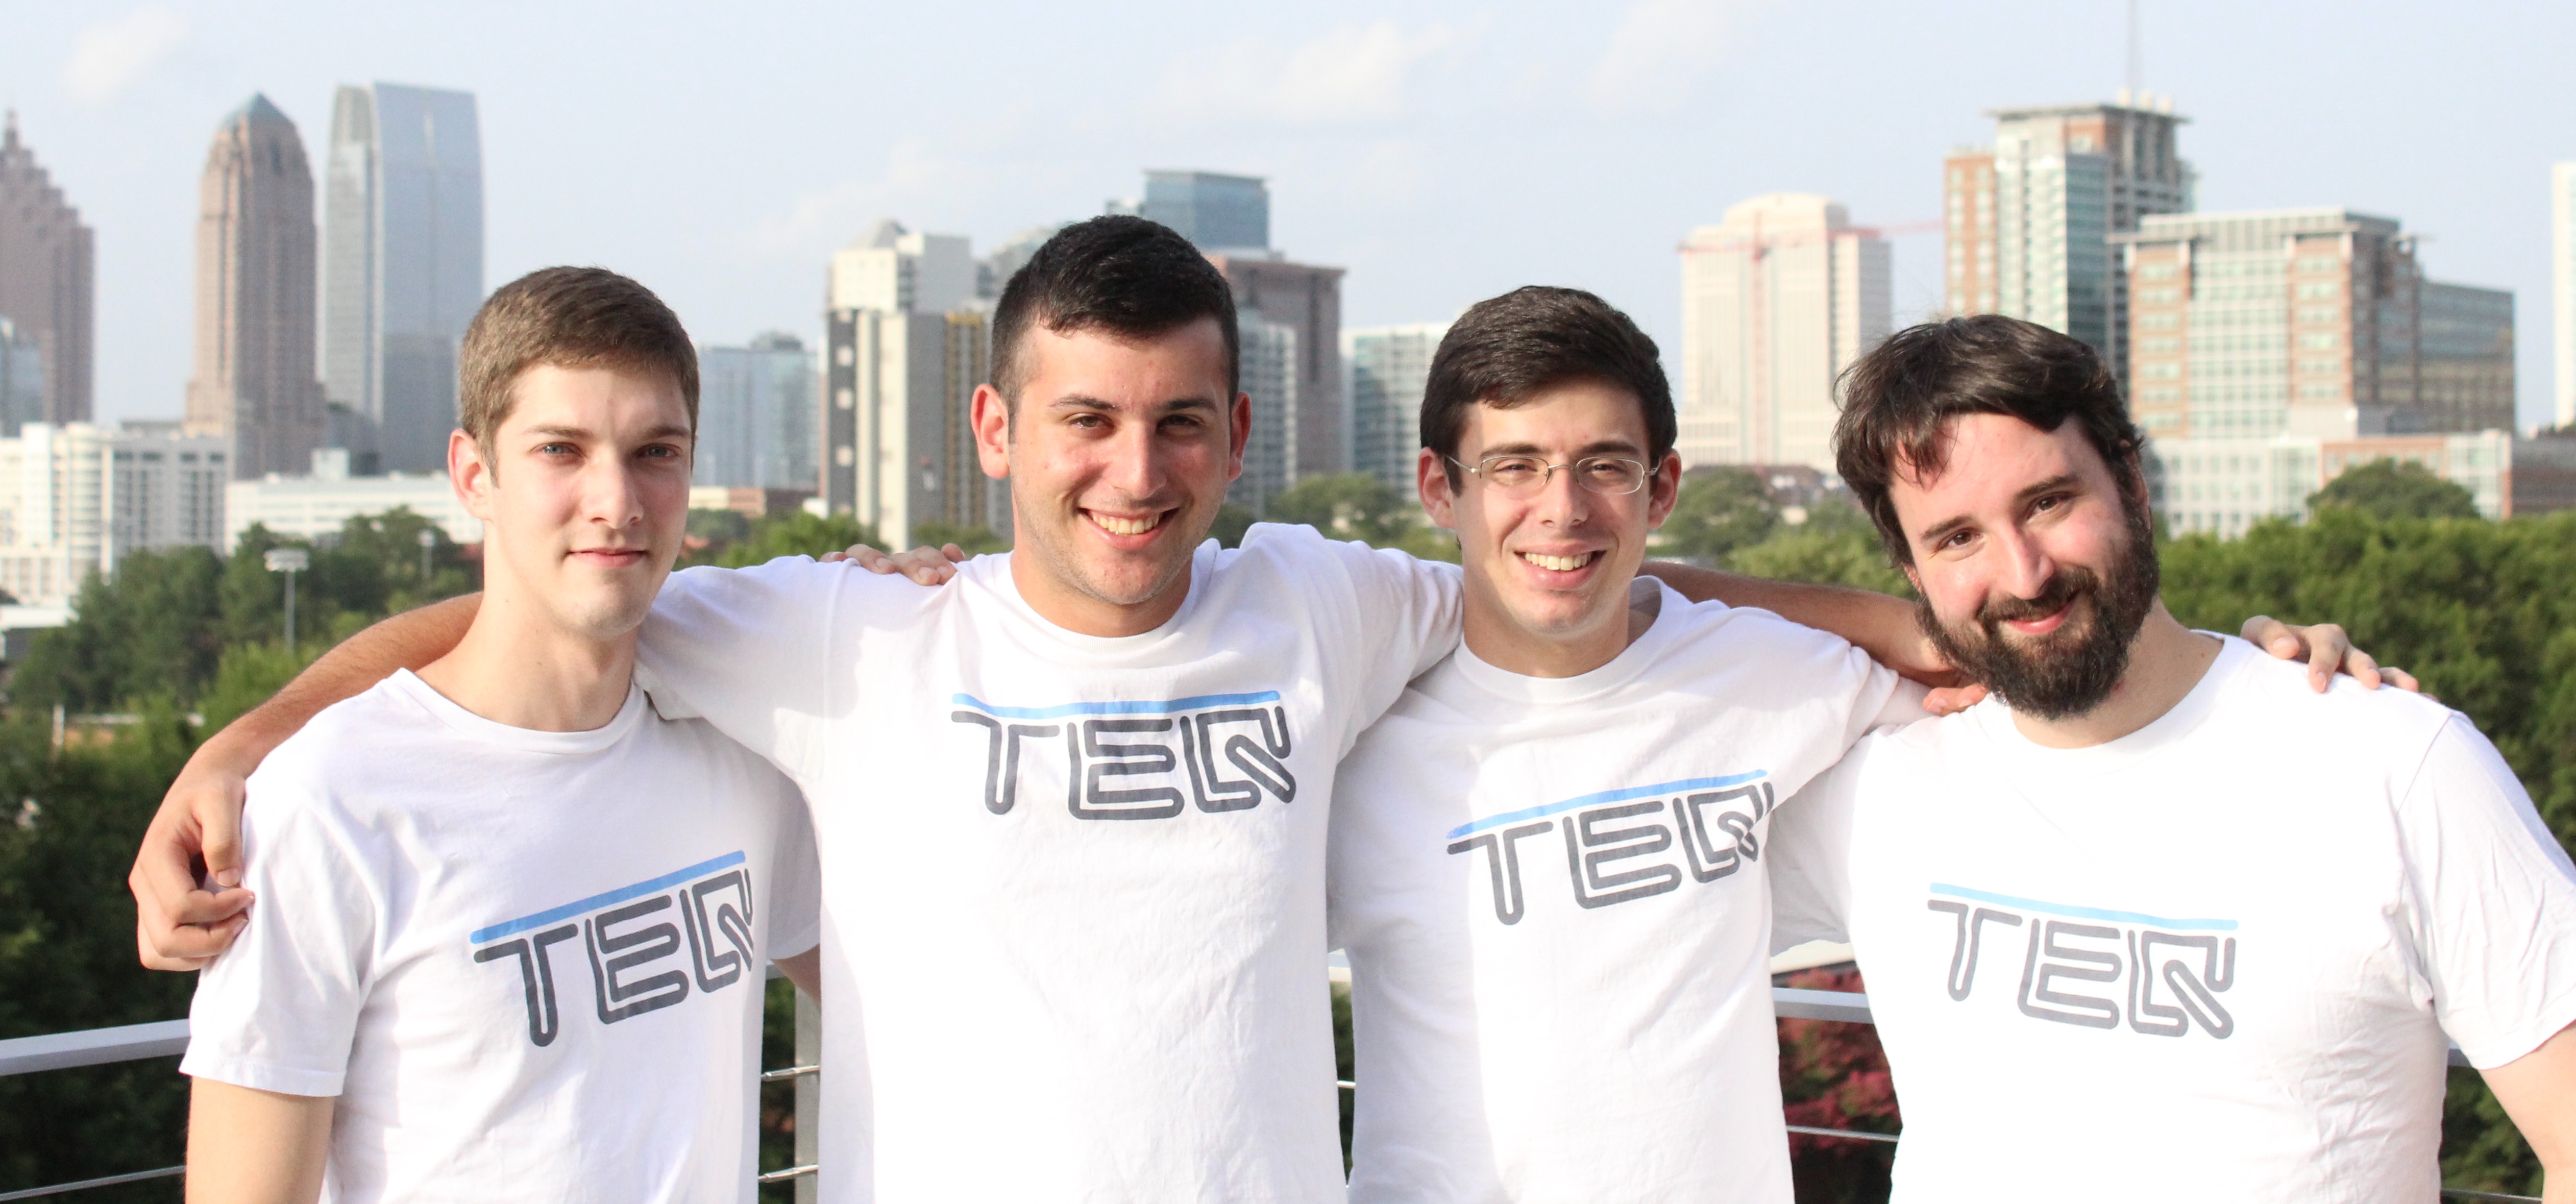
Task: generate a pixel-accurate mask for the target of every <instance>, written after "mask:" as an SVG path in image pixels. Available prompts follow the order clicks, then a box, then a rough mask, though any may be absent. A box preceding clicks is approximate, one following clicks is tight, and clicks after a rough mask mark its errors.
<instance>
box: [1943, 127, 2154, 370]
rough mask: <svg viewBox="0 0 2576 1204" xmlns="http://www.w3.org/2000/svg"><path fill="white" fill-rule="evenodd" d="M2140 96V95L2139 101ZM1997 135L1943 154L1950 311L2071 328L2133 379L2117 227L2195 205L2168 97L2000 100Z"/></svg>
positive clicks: (2129, 227)
mask: <svg viewBox="0 0 2576 1204" xmlns="http://www.w3.org/2000/svg"><path fill="white" fill-rule="evenodd" d="M2133 99H2134V103H2132V102H2133ZM1987 115H1988V116H1990V117H1992V118H1994V119H1995V141H1994V143H1993V145H1991V146H1982V147H1969V148H1963V149H1960V150H1957V151H1954V152H1952V153H1951V155H1950V157H1949V159H1948V160H1947V161H1946V162H1944V163H1943V165H1942V176H1943V184H1944V189H1943V196H1944V200H1943V206H1942V208H1943V212H1944V217H1945V224H1946V226H1947V231H1948V246H1947V249H1946V250H1947V261H1946V262H1945V263H1944V264H1943V279H1944V296H1945V298H1946V307H1947V309H1948V310H1949V311H1950V312H1951V313H1957V314H1976V313H2000V314H2008V315H2010V316H2013V317H2016V318H2026V319H2028V320H2030V321H2033V322H2037V323H2039V324H2040V325H2042V326H2046V327H2048V328H2049V329H2051V330H2060V331H2064V332H2066V333H2067V334H2071V335H2074V336H2075V337H2076V338H2079V339H2082V340H2084V342H2085V343H2086V345H2088V346H2090V347H2092V348H2093V349H2094V350H2096V351H2098V352H2100V353H2101V354H2102V355H2103V357H2104V358H2105V359H2107V360H2108V361H2109V362H2110V364H2111V366H2112V369H2113V370H2114V371H2116V372H2118V373H2120V374H2121V379H2123V380H2126V379H2127V378H2128V375H2127V374H2128V349H2127V346H2126V344H2127V340H2128V329H2129V323H2128V316H2127V314H2126V313H2125V312H2124V311H2125V310H2126V307H2127V300H2128V286H2127V282H2126V280H2125V279H2123V276H2122V265H2121V262H2120V258H2119V256H2118V253H2117V251H2116V250H2115V248H2114V247H2113V246H2112V245H2111V243H2110V237H2111V236H2112V235H2114V234H2120V233H2124V232H2127V231H2131V230H2135V229H2137V228H2138V223H2139V222H2140V221H2141V220H2142V219H2144V218H2145V217H2147V216H2148V215H2151V214H2158V213H2183V212H2188V211H2189V210H2190V209H2191V207H2192V184H2193V174H2192V169H2191V165H2190V164H2189V163H2186V162H2184V161H2183V159H2182V158H2181V156H2180V155H2179V154H2177V153H2176V151H2175V145H2174V133H2175V129H2176V127H2178V126H2179V125H2180V124H2181V123H2182V122H2183V121H2184V120H2186V119H2185V118H2181V117H2177V116H2175V115H2174V111H2173V102H2172V99H2171V98H2170V97H2163V98H2159V97H2147V96H2140V97H2136V98H2131V97H2129V96H2127V95H2125V94H2124V95H2122V96H2121V97H2120V98H2119V100H2118V101H2117V102H2116V103H2113V104H2089V105H2055V106H2047V107H2041V108H2027V109H1997V110H1994V111H1992V112H1990V113H1988V114H1987Z"/></svg>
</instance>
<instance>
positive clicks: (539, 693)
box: [420, 589, 636, 732]
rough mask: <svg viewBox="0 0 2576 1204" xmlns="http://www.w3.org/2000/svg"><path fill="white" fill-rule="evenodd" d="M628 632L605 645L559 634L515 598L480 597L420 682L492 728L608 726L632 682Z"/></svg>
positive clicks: (500, 594)
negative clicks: (459, 633) (459, 634)
mask: <svg viewBox="0 0 2576 1204" xmlns="http://www.w3.org/2000/svg"><path fill="white" fill-rule="evenodd" d="M635 637H636V632H635V631H634V630H631V629H630V630H628V631H627V632H626V633H625V634H623V635H619V636H615V637H613V638H610V639H606V640H599V639H593V638H590V637H588V636H583V635H577V634H574V633H571V632H567V631H565V630H563V629H562V628H561V627H560V626H557V625H555V624H554V623H552V622H551V621H549V620H547V619H546V618H544V617H542V616H541V615H540V614H539V613H538V610H537V608H536V607H534V606H532V605H530V604H529V600H528V599H527V598H526V597H525V596H524V595H521V594H518V593H516V592H515V591H510V590H506V589H503V590H497V591H495V590H486V591H485V593H484V596H483V605H482V608H481V609H479V610H477V611H476V612H475V614H474V625H473V626H472V627H469V628H467V629H466V632H465V638H464V639H462V640H459V641H457V644H456V647H455V648H454V649H453V650H451V651H449V652H448V654H447V655H445V656H442V657H440V658H438V659H437V660H435V661H432V662H430V663H429V664H428V665H427V666H424V667H423V668H422V669H421V671H420V679H421V680H422V681H424V682H427V683H429V687H430V688H431V689H433V690H436V691H438V692H439V693H441V694H443V695H446V696H447V699H448V700H449V701H451V702H453V703H455V704H456V705H458V706H461V707H463V708H465V709H466V710H469V711H472V712H474V713H475V714H477V715H480V716H482V717H483V718H486V719H489V720H491V721H492V722H494V723H502V724H507V725H509V726H511V727H518V728H526V729H529V730H531V731H540V732H587V731H592V730H595V729H598V728H602V727H606V726H608V722H609V721H610V720H612V719H615V718H616V717H617V712H618V711H619V710H620V709H621V708H623V707H624V706H625V705H626V696H627V692H628V685H629V683H630V682H632V681H633V680H634V677H635Z"/></svg>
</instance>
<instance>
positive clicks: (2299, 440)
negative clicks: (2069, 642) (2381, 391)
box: [2147, 430, 2517, 539]
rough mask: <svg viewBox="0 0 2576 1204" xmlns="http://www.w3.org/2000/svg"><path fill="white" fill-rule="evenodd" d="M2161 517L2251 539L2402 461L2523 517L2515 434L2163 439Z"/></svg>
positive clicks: (2155, 481) (2504, 513)
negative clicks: (2342, 484) (2265, 525)
mask: <svg viewBox="0 0 2576 1204" xmlns="http://www.w3.org/2000/svg"><path fill="white" fill-rule="evenodd" d="M2147 455H2148V458H2149V459H2150V460H2151V461H2152V470H2151V472H2150V474H2149V481H2150V483H2151V490H2152V493H2153V497H2154V503H2155V510H2156V513H2157V514H2158V515H2159V516H2161V517H2162V518H2163V519H2164V521H2165V524H2166V526H2167V528H2168V529H2170V530H2171V531H2172V532H2173V533H2174V534H2176V535H2193V534H2213V535H2217V536H2219V537H2221V538H2225V539H2233V538H2235V537H2236V536H2239V535H2243V534H2244V533H2245V531H2246V529H2247V528H2248V527H2251V526H2253V525H2254V524H2255V523H2257V522H2260V521H2262V520H2264V519H2268V518H2305V517H2306V516H2307V514H2308V498H2309V497H2311V496H2313V495H2314V494H2315V493H2316V492H2317V491H2318V490H2320V489H2323V488H2325V487H2326V483H2327V482H2329V481H2332V480H2334V479H2335V478H2336V477H2339V476H2342V475H2343V474H2344V473H2345V472H2346V471H2347V470H2349V469H2354V468H2359V467H2361V466H2362V465H2364V464H2369V463H2372V462H2375V461H2379V460H2402V461H2408V462H2412V463H2416V464H2421V465H2423V466H2424V467H2426V468H2428V469H2431V470H2432V471H2433V473H2434V475H2436V476H2439V477H2441V478H2443V479H2444V480H2447V481H2451V482H2453V483H2454V484H2457V485H2459V486H2460V487H2461V488H2464V489H2466V490H2468V491H2469V494H2470V496H2472V497H2474V498H2476V499H2477V504H2478V513H2480V514H2482V515H2485V516H2486V517H2488V518H2511V517H2513V515H2514V514H2515V513H2516V509H2515V506H2514V502H2515V498H2516V496H2517V491H2516V487H2515V484H2514V464H2513V460H2514V439H2513V435H2512V433H2511V432H2509V431H2502V430H2491V431H2477V432H2473V433H2468V434H2431V435H2380V436H2370V437H2356V438H2348V439H2320V438H2317V437H2315V436H2311V435H2275V436H2273V437H2271V438H2268V439H2155V440H2151V441H2149V443H2148V446H2147Z"/></svg>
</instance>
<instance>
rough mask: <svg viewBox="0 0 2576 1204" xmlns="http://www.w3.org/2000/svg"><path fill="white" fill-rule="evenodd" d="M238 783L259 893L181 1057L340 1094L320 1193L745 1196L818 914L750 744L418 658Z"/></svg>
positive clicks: (781, 786) (794, 803) (805, 835)
mask: <svg viewBox="0 0 2576 1204" xmlns="http://www.w3.org/2000/svg"><path fill="white" fill-rule="evenodd" d="M249 792H250V806H249V809H248V810H247V812H245V814H244V815H243V850H244V853H245V856H246V860H247V866H246V869H245V874H244V876H245V885H247V886H249V887H250V888H251V889H252V890H253V891H255V892H257V893H258V896H259V906H258V908H257V909H256V910H254V911H253V912H252V913H251V921H250V924H249V925H248V926H247V927H245V928H244V929H242V934H241V937H240V939H238V940H236V941H235V942H234V943H233V946H232V948H231V950H230V951H228V952H226V953H225V954H224V955H223V956H222V957H221V958H219V959H217V960H216V962H215V964H214V965H213V966H212V967H211V968H209V969H207V970H206V972H205V973H204V975H203V976H202V977H201V978H199V979H198V982H197V996H196V1001H195V1003H194V1004H193V1005H192V1006H191V1007H190V1008H189V1011H188V1024H189V1042H188V1054H187V1057H186V1058H185V1059H183V1060H182V1061H181V1062H180V1064H179V1069H180V1071H181V1073H184V1074H190V1075H195V1076H197V1077H200V1078H208V1079H214V1080H217V1081H219V1082H225V1083H232V1084H236V1085H239V1086H243V1087H254V1088H258V1089H260V1090H263V1091H276V1092H283V1093H286V1094H290V1095H316V1096H338V1097H339V1103H338V1104H337V1105H336V1107H335V1109H334V1112H333V1116H332V1130H331V1156H330V1165H329V1170H328V1172H327V1174H326V1176H325V1180H324V1185H323V1191H322V1196H323V1199H325V1200H331V1201H342V1202H355V1201H372V1200H457V1201H467V1200H472V1201H482V1200H505V1199H506V1200H602V1201H606V1200H617V1201H629V1200H637V1201H649V1200H666V1201H702V1200H742V1201H749V1200H751V1199H752V1198H753V1190H752V1177H753V1175H754V1174H755V1173H756V1172H757V1170H758V1165H759V1164H758V1155H759V1147H758V1143H757V1141H756V1140H755V1138H754V1134H753V1119H754V1117H755V1116H756V1115H757V1108H756V1106H755V1097H756V1095H757V1093H758V1089H759V1081H758V1076H759V1067H760V1063H759V1054H760V1020H761V998H762V995H763V993H764V992H763V985H764V982H765V979H766V977H767V971H768V965H769V962H770V961H771V960H772V959H774V958H778V957H783V956H788V955H792V954H795V953H800V952H803V951H804V950H806V949H808V948H811V947H812V946H813V944H814V942H815V939H816V928H817V922H818V915H817V907H816V903H815V894H814V892H815V882H814V876H815V867H814V852H813V846H812V836H811V834H810V832H809V831H808V829H807V827H806V822H805V814H804V808H803V806H802V805H801V804H800V803H799V802H798V800H797V798H796V795H795V791H794V789H793V788H792V787H791V786H789V785H788V783H787V782H785V781H784V780H782V779H781V778H780V777H779V776H778V774H777V773H776V772H775V771H773V770H772V769H770V768H769V767H768V766H767V765H764V764H762V763H761V762H760V760H759V758H757V757H754V756H752V755H751V754H750V753H748V752H746V751H744V750H743V748H742V747H741V746H739V745H736V744H735V743H733V742H732V741H730V740H727V739H725V738H724V737H723V736H720V735H718V734H717V733H716V732H715V730H714V729H713V728H710V727H708V726H707V725H706V724H703V723H696V722H689V721H670V720H665V719H662V718H659V717H657V716H655V715H654V714H653V712H652V708H651V707H650V706H649V705H648V704H647V703H646V701H645V698H644V694H643V692H642V691H641V690H630V691H629V693H628V696H627V699H626V705H625V706H624V708H622V709H621V710H619V711H618V713H617V717H616V718H615V719H613V720H611V721H610V722H609V723H608V725H607V726H606V727H602V728H599V729H597V730H595V731H587V732H538V731H529V730H527V729H525V728H516V727H509V726H505V725H503V724H499V723H494V722H492V721H491V720H488V719H485V718H482V717H481V716H478V715H475V714H474V713H472V712H470V711H467V710H466V709H465V708H463V707H460V706H458V705H456V704H455V703H454V702H451V701H449V700H448V699H447V698H446V697H444V696H442V695H441V694H439V693H438V692H437V691H436V690H433V689H431V688H430V687H429V686H428V684H427V683H425V682H423V681H421V680H420V679H419V678H418V677H415V676H413V675H412V674H410V673H409V672H402V673H397V674H395V675H394V676H393V677H391V678H389V679H387V680H386V681H384V682H383V683H381V684H379V685H377V686H376V687H375V688H374V689H371V690H369V691H367V692H366V693H364V694H360V695H358V696H357V697H355V698H351V699H349V700H347V701H345V702H342V703H340V704H338V705H337V706H334V707H331V708H330V709H328V710H326V711H323V712H322V713H321V714H320V715H317V716H315V717H314V719H313V722H311V723H310V724H307V725H306V726H305V728H304V730H303V731H302V732H300V733H298V734H296V735H295V736H294V737H292V738H291V739H289V740H287V741H286V742H285V743H284V744H281V745H279V746H278V748H277V751H276V752H274V753H271V754H269V757H268V760H267V761H266V763H264V764H262V765H261V766H260V768H259V772H257V773H255V774H253V775H252V776H251V779H250V787H249Z"/></svg>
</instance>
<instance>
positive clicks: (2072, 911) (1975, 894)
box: [1932, 882, 2236, 932]
mask: <svg viewBox="0 0 2576 1204" xmlns="http://www.w3.org/2000/svg"><path fill="white" fill-rule="evenodd" d="M1932 893H1933V894H1936V895H1948V896H1950V897H1951V898H1954V899H1974V900H1976V901H1978V902H1980V903H2001V904H2003V905H2004V906H2006V907H2019V908H2024V909H2026V910H2029V911H2038V912H2046V913H2047V914H2049V915H2053V916H2073V917H2074V918H2076V919H2079V920H2109V921H2111V922H2112V923H2115V924H2152V925H2155V926H2156V927H2158V928H2171V929H2175V930H2177V931H2205V932H2234V931H2236V921H2234V920H2169V919H2166V918H2165V917H2163V916H2151V915H2148V914H2147V913H2145V912H2142V911H2104V910H2103V909H2101V908H2099V907H2070V906H2068V905H2066V904H2064V903H2042V902H2040V901H2039V900H2037V899H2017V898H2014V897H2013V896H2011V895H1998V894H1993V893H1991V892H1988V891H1982V890H1969V889H1968V888H1967V887H1964V886H1952V885H1950V884H1948V883H1946V882H1935V883H1933V884H1932Z"/></svg>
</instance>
